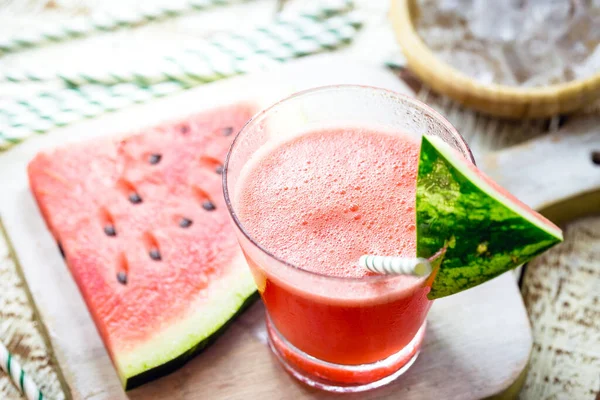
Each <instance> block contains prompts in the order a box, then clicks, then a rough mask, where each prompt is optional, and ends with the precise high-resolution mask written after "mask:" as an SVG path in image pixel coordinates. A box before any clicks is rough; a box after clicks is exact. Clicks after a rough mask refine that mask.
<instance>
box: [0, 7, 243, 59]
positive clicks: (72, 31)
mask: <svg viewBox="0 0 600 400" xmlns="http://www.w3.org/2000/svg"><path fill="white" fill-rule="evenodd" d="M241 1H245V0H185V1H169V2H165V3H164V4H144V3H145V2H140V3H142V6H141V7H140V8H138V9H125V8H123V9H119V10H114V11H112V12H104V13H98V14H94V15H91V16H87V17H76V18H70V19H69V20H67V21H64V22H61V24H60V25H55V26H52V27H47V28H43V29H41V30H39V31H37V32H36V31H34V32H27V33H19V34H18V35H15V36H12V37H9V38H6V39H0V54H2V53H12V52H16V51H20V50H24V49H28V48H32V47H38V46H41V45H45V44H48V43H58V42H63V41H66V40H70V39H78V38H82V37H85V36H89V35H91V34H93V33H98V32H109V31H115V30H117V29H122V28H133V27H138V26H142V25H145V24H148V23H150V22H154V21H159V20H164V19H167V18H172V17H177V16H180V15H183V14H186V13H189V12H192V11H199V10H204V9H207V8H211V7H215V6H224V5H229V4H234V3H239V2H241ZM246 1H247V0H246Z"/></svg>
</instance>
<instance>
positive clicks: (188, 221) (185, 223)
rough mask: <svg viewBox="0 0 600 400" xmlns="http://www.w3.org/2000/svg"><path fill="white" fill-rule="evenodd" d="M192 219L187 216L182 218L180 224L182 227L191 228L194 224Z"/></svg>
mask: <svg viewBox="0 0 600 400" xmlns="http://www.w3.org/2000/svg"><path fill="white" fill-rule="evenodd" d="M192 222H193V221H192V220H191V219H187V218H181V220H180V221H179V226H180V227H182V228H189V227H190V226H192Z"/></svg>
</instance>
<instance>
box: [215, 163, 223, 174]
mask: <svg viewBox="0 0 600 400" xmlns="http://www.w3.org/2000/svg"><path fill="white" fill-rule="evenodd" d="M215 172H216V173H217V174H219V175H221V174H223V166H222V165H219V166H218V167H217V168H215Z"/></svg>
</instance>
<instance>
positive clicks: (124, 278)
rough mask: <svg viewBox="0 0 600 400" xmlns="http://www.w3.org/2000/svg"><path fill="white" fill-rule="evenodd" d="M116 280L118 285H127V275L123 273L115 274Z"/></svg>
mask: <svg viewBox="0 0 600 400" xmlns="http://www.w3.org/2000/svg"><path fill="white" fill-rule="evenodd" d="M117 280H118V281H119V283H121V284H123V285H126V284H127V274H126V273H125V272H123V271H121V272H118V273H117Z"/></svg>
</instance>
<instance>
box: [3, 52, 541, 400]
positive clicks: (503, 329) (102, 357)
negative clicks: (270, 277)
mask: <svg viewBox="0 0 600 400" xmlns="http://www.w3.org/2000/svg"><path fill="white" fill-rule="evenodd" d="M332 83H360V84H370V85H377V86H383V87H387V88H390V89H394V90H397V91H407V89H406V87H404V86H403V85H402V84H401V83H400V81H399V80H398V79H396V78H395V77H394V76H393V75H391V74H390V73H388V72H386V71H384V70H381V69H375V68H373V67H366V66H360V65H356V64H353V63H351V62H348V61H346V60H340V59H336V58H332V57H317V58H311V59H307V60H302V61H298V62H296V63H291V64H289V65H287V66H285V67H282V68H281V69H280V70H278V71H272V72H270V73H269V74H260V75H256V76H252V77H251V76H248V77H241V78H235V79H231V80H227V81H223V82H218V83H215V84H211V85H206V86H203V87H200V88H197V89H193V90H190V91H189V92H186V93H183V94H180V95H177V96H173V97H169V98H167V99H162V100H160V101H156V102H154V103H152V104H148V105H143V106H139V107H135V108H131V109H128V110H125V111H123V112H119V113H116V114H113V115H107V116H104V117H102V118H98V119H96V120H94V121H88V122H83V123H79V124H76V125H73V126H71V127H68V128H65V129H62V130H60V131H55V132H53V133H52V135H44V136H39V137H36V138H32V139H30V140H28V141H27V142H25V143H24V144H22V145H20V146H17V147H16V148H15V149H13V150H11V151H10V152H8V153H7V154H5V155H2V156H0V181H1V182H3V185H2V187H1V188H0V216H1V217H2V219H3V221H4V223H5V225H6V227H7V229H8V232H9V234H10V236H11V239H12V240H13V243H14V245H15V250H16V252H17V255H18V257H19V260H20V263H21V266H22V269H23V272H24V275H25V278H26V280H27V283H28V285H29V287H30V289H31V292H32V295H33V298H34V300H35V303H36V305H37V307H38V309H39V311H40V313H41V316H42V318H43V321H44V323H45V325H46V327H47V330H48V332H49V336H50V340H51V343H52V345H53V348H54V350H55V352H56V356H57V358H58V361H59V362H60V365H61V366H62V369H63V372H64V375H65V377H66V380H67V383H68V385H69V387H70V388H71V390H72V394H73V397H74V398H76V399H83V398H85V399H120V398H125V394H124V393H123V391H122V389H121V388H120V386H119V382H118V379H117V377H116V374H115V372H114V370H113V368H112V365H111V364H110V361H109V358H108V356H107V354H106V351H105V349H104V347H103V345H102V343H101V341H100V338H99V336H98V334H97V332H96V330H95V327H94V325H93V323H92V320H91V318H90V316H89V314H88V312H87V310H86V308H85V305H84V303H83V301H82V299H81V297H80V295H79V293H78V291H77V288H76V286H75V284H74V282H73V281H72V279H71V277H70V275H69V272H68V270H67V268H66V267H65V265H64V262H63V260H62V259H61V258H60V256H59V255H58V252H57V251H56V244H55V243H54V240H53V239H52V237H51V236H50V234H49V233H48V232H47V230H46V228H45V225H44V222H43V221H42V219H41V217H40V215H39V212H38V210H37V207H36V206H35V203H34V200H33V198H32V196H31V194H30V192H29V188H28V185H27V180H26V174H25V167H26V165H27V162H28V161H29V160H30V159H31V158H32V157H33V156H34V155H35V154H36V153H37V152H38V151H39V150H41V149H43V148H49V147H52V146H54V145H55V144H56V143H65V142H72V141H78V140H82V139H85V138H89V137H95V136H102V135H107V134H113V133H115V132H123V131H126V130H128V129H134V128H140V127H142V126H147V125H152V124H155V123H157V122H159V121H163V120H165V119H169V118H175V117H180V116H184V115H186V114H188V113H191V112H195V111H198V110H201V109H205V108H209V107H212V106H215V105H217V104H220V103H224V102H231V101H234V100H240V99H248V98H254V97H255V96H257V95H258V94H260V101H261V102H262V101H269V100H273V99H274V98H276V97H281V96H282V95H283V94H285V93H289V92H292V91H296V90H300V89H303V88H307V87H310V86H318V85H321V84H332ZM262 317H263V308H262V305H261V304H260V303H258V304H257V305H255V306H254V307H253V308H252V309H251V310H249V311H248V312H247V313H245V314H244V315H243V316H242V318H241V319H240V320H239V321H238V322H236V323H235V324H234V325H233V326H232V327H231V329H230V330H229V331H227V332H226V333H225V335H224V336H223V337H222V338H221V339H220V340H218V341H217V343H215V345H213V346H212V347H211V348H209V349H208V350H207V351H206V352H205V353H204V354H201V355H200V356H198V357H196V358H195V359H194V360H192V361H191V362H190V363H189V364H187V365H186V366H185V367H183V368H182V369H180V370H179V371H177V372H175V373H173V374H171V375H170V376H168V377H165V378H162V379H160V380H158V381H155V382H153V383H150V384H147V385H145V386H143V387H141V388H139V389H136V390H134V391H132V392H130V393H128V396H129V397H130V398H132V399H175V400H177V399H219V398H223V399H249V398H261V397H262V398H265V399H284V398H285V399H291V398H293V399H313V398H318V399H321V398H323V399H327V398H334V397H335V398H337V396H332V395H328V394H324V393H322V392H318V391H315V390H312V389H307V388H305V387H303V386H301V385H299V384H297V383H296V382H295V381H294V380H293V379H292V378H290V377H289V376H288V375H287V374H286V373H284V372H283V370H282V369H281V368H280V367H279V366H278V365H277V363H276V361H275V359H274V358H273V356H271V354H270V353H269V350H268V349H267V346H266V344H265V340H264V337H265V332H264V325H263V321H262ZM531 341H532V338H531V332H530V328H529V323H528V319H527V315H526V312H525V308H524V306H523V303H522V299H521V297H520V295H519V291H518V288H517V286H516V284H515V282H514V280H513V279H512V278H511V276H510V275H508V274H505V275H503V276H500V277H499V278H497V279H494V280H493V281H490V282H488V283H486V284H484V285H481V286H479V287H477V288H475V289H472V290H469V291H466V292H463V293H460V294H458V295H455V296H451V297H448V298H444V299H441V300H438V301H436V303H435V304H434V306H433V308H432V310H431V313H430V318H429V330H428V333H427V336H426V341H425V344H424V348H423V350H422V352H421V355H420V357H419V359H418V360H417V362H416V363H415V365H414V366H413V367H412V368H411V369H410V370H409V371H408V373H407V374H405V375H404V376H403V377H401V378H400V379H399V380H398V381H397V382H395V383H393V384H392V385H390V386H388V387H386V388H383V389H380V390H377V391H374V392H371V393H368V394H361V395H358V396H348V397H346V398H348V399H397V398H403V399H408V400H416V399H433V398H443V399H460V400H469V399H479V398H483V397H487V396H490V395H493V394H497V393H499V392H501V391H503V390H504V389H506V388H507V387H508V386H510V384H511V383H512V382H513V381H514V380H515V379H516V377H517V376H518V375H519V374H520V373H521V371H522V370H523V368H524V367H525V365H526V363H527V359H528V356H529V352H530V348H531Z"/></svg>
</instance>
